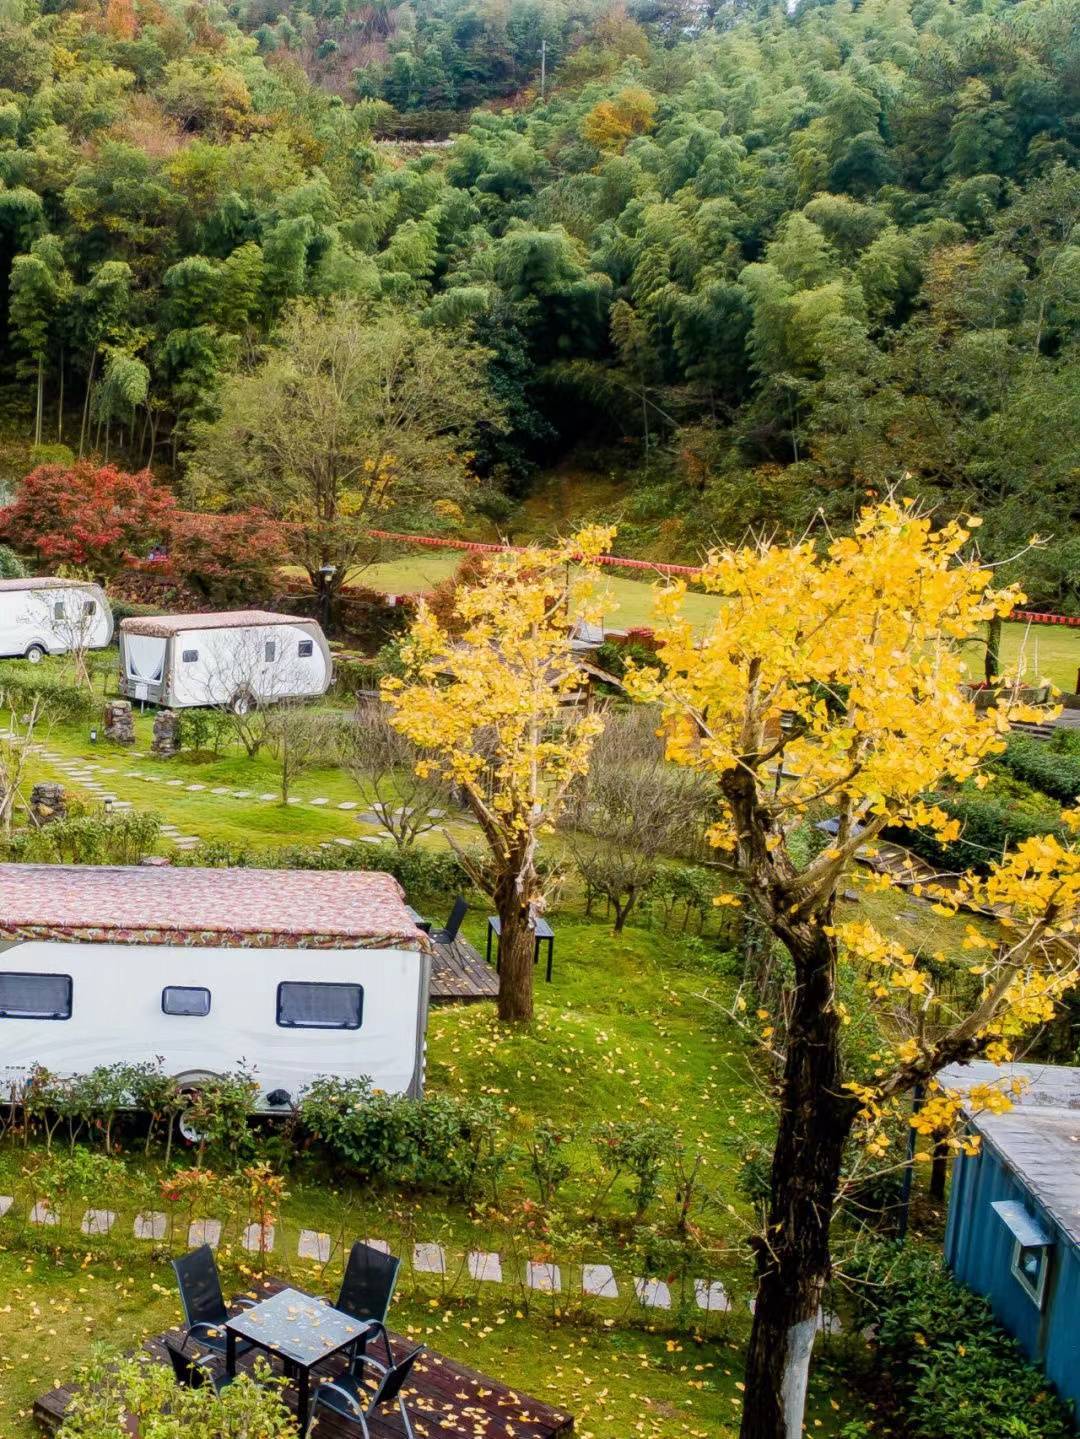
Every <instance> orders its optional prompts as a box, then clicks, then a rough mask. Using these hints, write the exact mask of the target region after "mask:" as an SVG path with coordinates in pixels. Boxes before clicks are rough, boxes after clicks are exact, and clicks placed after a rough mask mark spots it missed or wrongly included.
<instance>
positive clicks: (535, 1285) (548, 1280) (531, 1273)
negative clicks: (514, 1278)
mask: <svg viewBox="0 0 1080 1439" xmlns="http://www.w3.org/2000/svg"><path fill="white" fill-rule="evenodd" d="M525 1283H526V1284H527V1285H528V1286H529V1288H530V1289H539V1290H540V1292H541V1293H542V1294H561V1293H562V1273H561V1272H560V1270H559V1266H558V1265H557V1264H537V1263H535V1262H534V1261H533V1260H531V1259H530V1260H529V1261H528V1262H527V1264H526V1265H525Z"/></svg>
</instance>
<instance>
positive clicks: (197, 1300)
mask: <svg viewBox="0 0 1080 1439" xmlns="http://www.w3.org/2000/svg"><path fill="white" fill-rule="evenodd" d="M172 1267H173V1269H174V1271H175V1272H176V1282H177V1284H178V1285H179V1286H180V1302H181V1303H182V1304H183V1306H184V1320H185V1327H184V1344H185V1345H187V1344H188V1343H189V1341H190V1340H192V1339H195V1340H196V1341H197V1342H198V1343H199V1344H201V1345H202V1346H203V1348H204V1349H213V1350H214V1352H215V1353H217V1354H224V1353H225V1349H226V1339H225V1325H226V1323H227V1321H228V1318H229V1311H228V1310H227V1309H226V1308H225V1296H224V1295H223V1294H222V1292H221V1279H220V1278H219V1276H218V1269H217V1265H216V1264H215V1262H214V1251H213V1250H212V1249H211V1248H210V1246H209V1244H203V1245H202V1246H201V1247H200V1248H198V1249H193V1250H192V1251H191V1253H190V1254H185V1255H184V1256H183V1258H182V1259H174V1260H173V1262H172ZM237 1302H238V1303H239V1304H240V1305H241V1306H242V1307H243V1308H245V1309H248V1308H250V1307H251V1306H252V1305H253V1304H254V1303H255V1300H254V1299H240V1300H238V1301H237ZM250 1348H252V1345H251V1343H250V1342H249V1341H248V1340H246V1339H238V1340H237V1342H236V1352H237V1354H246V1353H247V1351H248V1350H249V1349H250Z"/></svg>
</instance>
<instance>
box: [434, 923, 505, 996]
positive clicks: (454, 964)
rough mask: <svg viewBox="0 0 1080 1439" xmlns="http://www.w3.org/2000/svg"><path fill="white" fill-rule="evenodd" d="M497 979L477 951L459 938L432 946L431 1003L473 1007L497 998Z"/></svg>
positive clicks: (491, 968)
mask: <svg viewBox="0 0 1080 1439" xmlns="http://www.w3.org/2000/svg"><path fill="white" fill-rule="evenodd" d="M498 994H499V976H498V975H497V974H496V973H495V970H494V968H493V967H492V966H491V965H490V964H488V963H487V962H486V961H485V959H484V957H483V955H482V954H481V953H480V952H479V950H476V949H473V947H472V945H471V944H469V942H468V941H467V940H464V939H462V938H461V937H460V936H459V937H458V938H457V939H456V940H455V941H454V943H453V944H437V945H435V954H434V957H433V959H432V961H431V1002H432V1004H475V1003H476V1002H477V1000H481V999H497V998H498Z"/></svg>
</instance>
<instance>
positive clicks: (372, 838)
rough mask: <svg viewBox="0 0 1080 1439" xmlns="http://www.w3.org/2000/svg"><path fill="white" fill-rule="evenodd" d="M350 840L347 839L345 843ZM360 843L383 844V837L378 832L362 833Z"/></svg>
mask: <svg viewBox="0 0 1080 1439" xmlns="http://www.w3.org/2000/svg"><path fill="white" fill-rule="evenodd" d="M348 842H349V841H348V840H345V841H344V843H345V844H348ZM360 843H361V844H382V837H381V836H380V835H377V834H362V835H361V836H360Z"/></svg>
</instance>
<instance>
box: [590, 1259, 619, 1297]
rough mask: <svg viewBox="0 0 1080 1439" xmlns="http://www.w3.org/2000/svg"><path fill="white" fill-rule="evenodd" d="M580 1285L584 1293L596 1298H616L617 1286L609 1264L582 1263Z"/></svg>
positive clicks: (617, 1295) (617, 1294) (613, 1272)
mask: <svg viewBox="0 0 1080 1439" xmlns="http://www.w3.org/2000/svg"><path fill="white" fill-rule="evenodd" d="M581 1287H582V1289H583V1290H584V1291H585V1293H586V1294H591V1295H593V1296H594V1297H595V1298H596V1299H618V1297H619V1286H618V1285H617V1284H616V1283H615V1271H614V1270H613V1269H612V1268H611V1265H610V1264H583V1265H582V1267H581Z"/></svg>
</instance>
